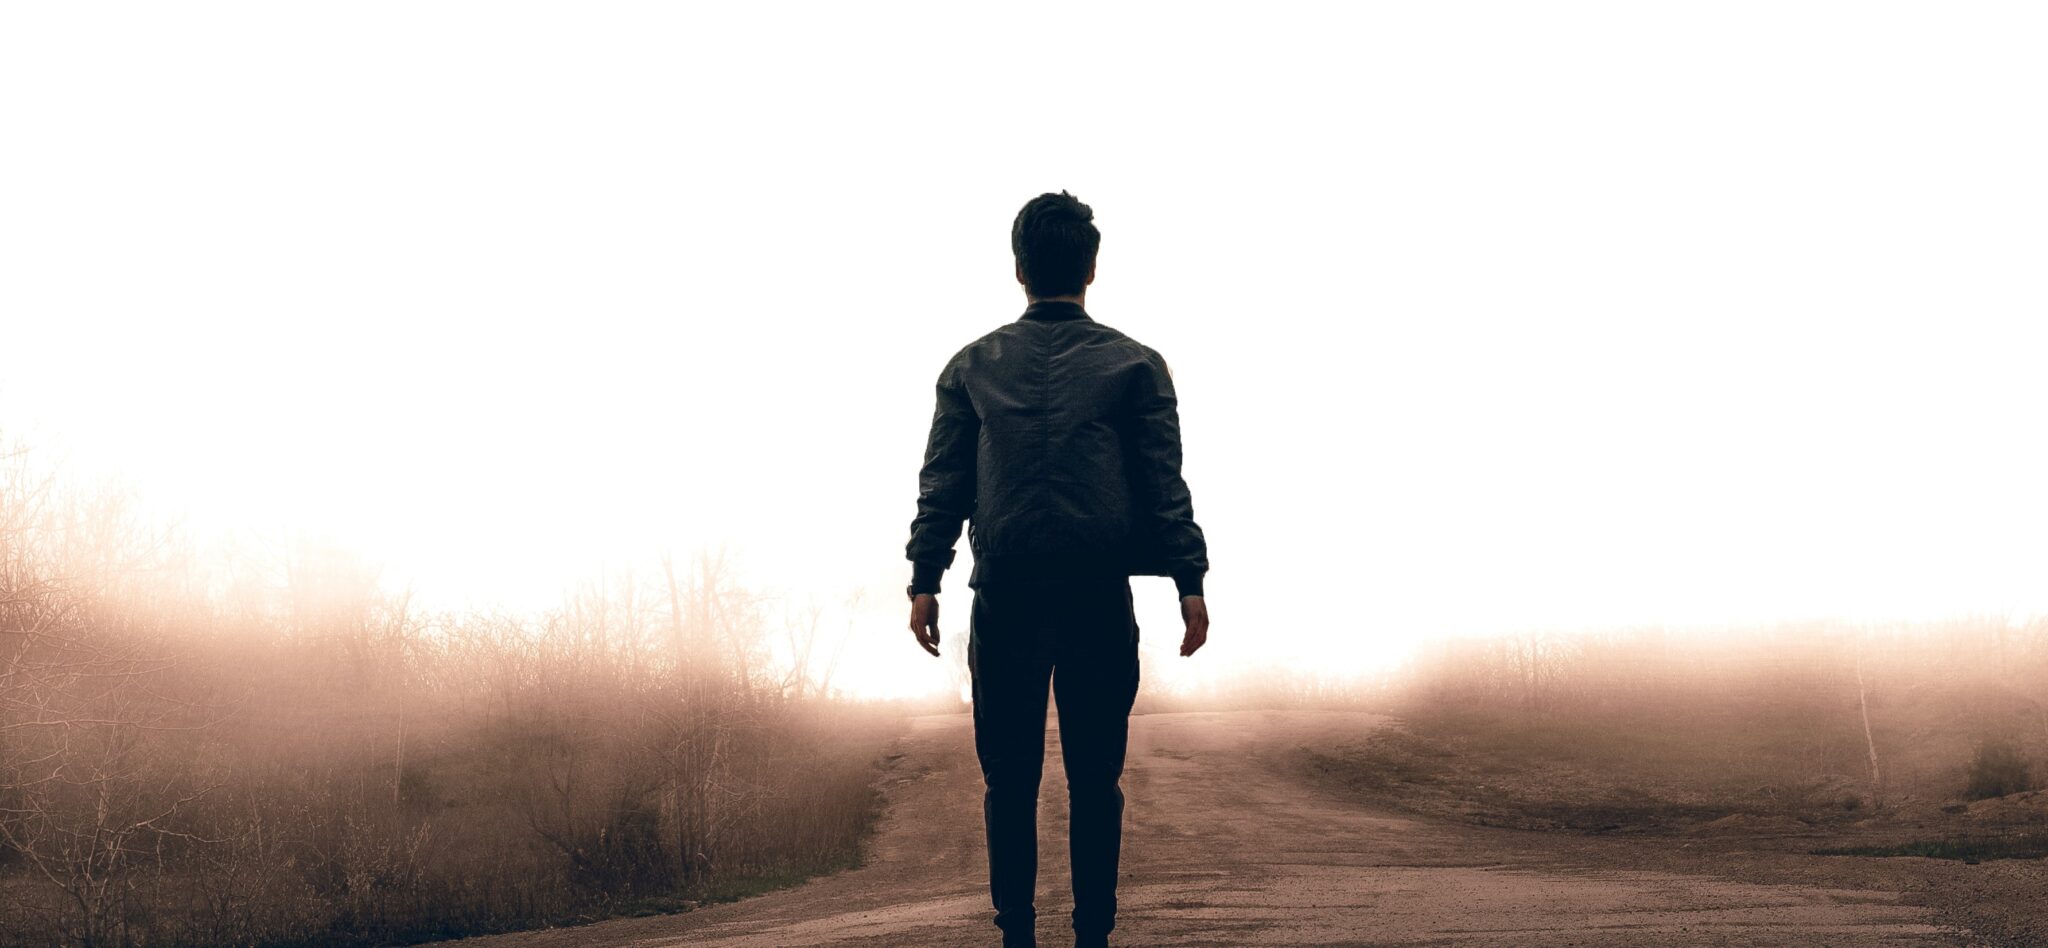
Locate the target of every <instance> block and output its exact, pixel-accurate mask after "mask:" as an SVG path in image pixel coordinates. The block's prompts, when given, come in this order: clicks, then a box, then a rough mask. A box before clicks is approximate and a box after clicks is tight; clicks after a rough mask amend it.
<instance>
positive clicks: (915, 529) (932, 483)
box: [906, 361, 981, 593]
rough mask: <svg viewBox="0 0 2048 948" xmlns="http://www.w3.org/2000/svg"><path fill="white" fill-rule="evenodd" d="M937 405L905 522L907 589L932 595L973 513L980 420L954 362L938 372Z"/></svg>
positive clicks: (951, 561) (951, 562) (958, 366)
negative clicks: (912, 512) (913, 505)
mask: <svg viewBox="0 0 2048 948" xmlns="http://www.w3.org/2000/svg"><path fill="white" fill-rule="evenodd" d="M938 395H939V397H938V407H937V408H936V409H935V410H934V411H933V412H932V430H931V436H930V438H928V439H927V440H926V442H925V449H924V467H923V468H922V469H921V470H919V471H918V475H917V516H916V517H915V518H913V519H912V520H911V521H910V544H909V546H908V547H907V548H906V552H907V553H908V554H909V557H910V562H911V575H910V589H911V591H912V592H913V593H936V592H938V591H939V577H940V575H941V574H943V573H944V572H945V571H946V567H948V566H951V565H953V544H954V542H955V541H957V540H958V539H959V538H960V524H961V523H962V522H963V521H965V520H966V519H967V518H968V517H971V516H973V515H974V492H975V472H974V464H975V452H976V447H977V443H978V442H979V441H980V438H981V419H980V417H978V416H977V415H975V413H974V405H973V403H972V402H970V401H968V398H967V391H966V388H965V386H963V385H962V384H961V381H960V364H959V362H958V361H953V362H948V363H947V364H946V368H945V370H944V371H942V372H940V373H939V384H938Z"/></svg>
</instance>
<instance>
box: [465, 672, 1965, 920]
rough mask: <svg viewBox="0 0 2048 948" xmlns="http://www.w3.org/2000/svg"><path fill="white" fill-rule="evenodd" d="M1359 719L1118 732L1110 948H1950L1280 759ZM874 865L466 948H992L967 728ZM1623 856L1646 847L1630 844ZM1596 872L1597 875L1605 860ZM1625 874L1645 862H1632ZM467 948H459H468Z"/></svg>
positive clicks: (924, 734) (903, 786)
mask: <svg viewBox="0 0 2048 948" xmlns="http://www.w3.org/2000/svg"><path fill="white" fill-rule="evenodd" d="M1385 723H1386V719H1384V718H1382V717H1379V716H1376V715H1371V714H1365V713H1357V712H1301V711H1286V712H1281V711H1246V712H1215V713H1188V714H1151V715H1140V716H1138V717H1135V718H1133V719H1132V728H1131V749H1130V756H1129V764H1128V767H1127V769H1126V775H1125V779H1124V788H1125V795H1126V797H1127V800H1128V803H1127V810H1126V814H1125V827H1124V875H1123V881H1122V885H1121V888H1120V890H1119V901H1120V903H1121V913H1120V916H1119V924H1118V927H1117V931H1116V934H1115V936H1114V937H1113V938H1112V943H1114V944H1122V945H1132V946H1136V945H1190V946H1193V945H1486V946H1495V945H1499V946H1506V945H1516V946H1549V945H1574V946H1588V948H1591V946H1620V945H1631V946H1632V945H1788V946H1789V945H1800V946H1808V945H1912V944H1954V943H1956V941H1957V940H1958V938H1959V936H1961V934H1962V933H1958V932H1955V931H1952V930H1948V929H1944V928H1942V927H1941V926H1939V925H1938V924H1936V923H1935V921H1934V920H1933V917H1932V916H1931V915H1930V914H1929V913H1928V912H1927V910H1926V909H1923V908H1920V907H1917V906H1914V905H1911V904H1908V902H1907V901H1905V900H1902V897H1901V893H1899V892H1896V891H1882V890H1865V889H1838V888H1823V887H1817V886H1807V885H1775V884H1763V883H1758V882H1743V881H1735V880H1733V879H1731V878H1726V877H1720V876H1714V875H1705V874H1689V873H1684V872H1671V871H1652V870H1645V869H1640V868H1616V867H1617V866H1622V865H1627V864H1629V861H1626V860H1607V859H1603V858H1601V857H1600V856H1599V855H1598V853H1597V851H1589V850H1587V849H1586V848H1585V847H1582V846H1581V847H1565V848H1559V849H1557V850H1555V851H1548V850H1546V848H1545V847H1544V845H1543V844H1542V842H1541V840H1542V839H1543V838H1544V837H1543V836H1542V835H1541V834H1531V833H1524V832H1516V831H1510V830H1492V829H1485V828H1478V827H1470V826H1464V825H1459V824H1453V823H1447V822H1437V821H1433V820H1428V819H1423V818H1417V817H1412V816H1405V815H1402V814H1400V813H1397V812H1393V811H1381V810H1375V809H1373V808H1372V806H1371V805H1370V804H1369V803H1361V802H1360V801H1359V800H1358V799H1356V798H1348V799H1347V798H1345V797H1344V796H1341V795H1340V794H1339V793H1337V792H1336V791H1335V790H1333V789H1331V788H1328V787H1325V786H1322V785H1319V784H1317V783H1315V782H1314V781H1312V780H1311V779H1309V778H1307V777H1306V776H1305V775H1304V774H1303V772H1302V770H1301V768H1299V767H1297V766H1293V765H1291V763H1290V762H1291V761H1292V760H1294V757H1295V751H1296V749H1297V748H1299V747H1301V746H1304V745H1306V746H1311V747H1317V746H1327V745H1329V744H1332V743H1335V742H1338V741H1341V740H1344V739H1347V738H1355V737H1356V736H1358V735H1360V734H1363V733H1366V732H1368V731H1369V730H1370V729H1372V728H1375V727H1380V726H1383V725H1384V724H1385ZM1057 740H1058V738H1057V735H1056V734H1054V735H1049V737H1048V745H1049V746H1048V748H1047V749H1048V755H1049V756H1048V760H1047V768H1046V781H1045V786H1044V791H1043V795H1042V800H1043V802H1042V804H1041V808H1040V832H1041V834H1042V837H1043V842H1042V843H1041V847H1040V861H1041V869H1040V876H1039V893H1040V895H1039V938H1040V943H1041V944H1044V945H1047V946H1056V945H1066V944H1069V943H1070V941H1071V934H1070V932H1069V931H1068V930H1067V928H1066V913H1067V912H1068V911H1069V910H1070V909H1071V907H1072V901H1071V896H1070V892H1069V890H1068V888H1067V885H1066V879H1065V876H1066V842H1065V835H1066V800H1065V795H1066V785H1065V781H1064V779H1063V778H1062V777H1061V776H1060V773H1059V766H1058V760H1059V756H1058V749H1057V746H1056V744H1057ZM886 767H887V769H886V771H885V776H884V778H883V790H884V792H885V794H886V800H887V807H888V809H887V811H886V815H885V816H884V818H883V821H882V824H881V826H880V827H879V829H878V832H877V835H876V838H875V839H874V841H873V844H872V849H871V851H870V855H869V858H868V860H867V863H866V864H865V865H864V866H863V867H862V868H860V869H856V870H852V871H849V872H844V873H840V874H838V875H835V876H830V877H827V878H824V879H819V880H817V881H814V882H811V883H809V884H806V885H803V886H800V887H797V888H794V889H788V890H785V891H781V892H776V893H773V894H770V895H765V896H761V897H759V898H754V899H749V900H746V901H743V902H737V903H732V904H728V905H719V906H712V907H707V908H704V909H701V910H698V911H695V912H690V913H687V914H683V915H675V916H663V917H655V918H639V919H624V920H618V921H610V922H604V923H600V924H596V925H591V926H586V927H580V928H571V929H558V930H553V931H543V932H528V933H523V934H517V935H507V936H498V937H494V938H487V939H475V940H472V941H478V942H484V943H488V944H489V945H490V946H492V948H515V946H519V948H540V946H564V945H615V946H635V948H654V946H667V945H690V946H705V948H781V946H791V948H795V946H807V945H867V946H880V945H902V946H913V945H930V946H966V945H994V944H996V943H997V938H996V930H995V928H994V926H993V925H992V924H991V923H990V919H991V918H992V917H993V912H992V910H991V909H990V907H989V904H988V898H987V894H986V889H985V888H984V886H985V885H986V883H987V878H988V870H987V865H986V863H985V862H984V855H983V850H982V837H981V833H982V829H981V775H980V772H979V771H978V770H977V769H976V767H975V761H974V750H973V742H972V725H971V722H970V721H969V719H968V718H967V717H966V716H965V715H946V716H935V717H925V718H917V719H914V720H913V721H912V722H911V725H910V728H909V730H908V732H907V733H906V734H905V735H904V736H903V737H902V738H901V739H900V740H899V741H898V742H897V744H896V745H895V747H894V748H893V749H892V751H891V759H890V760H889V761H888V762H887V764H886ZM1630 845H1636V846H1642V845H1654V843H1645V842H1641V841H1637V842H1632V843H1630ZM1603 864H1604V865H1603ZM1636 864H1638V865H1639V864H1640V863H1639V862H1637V863H1636ZM466 944H467V943H466Z"/></svg>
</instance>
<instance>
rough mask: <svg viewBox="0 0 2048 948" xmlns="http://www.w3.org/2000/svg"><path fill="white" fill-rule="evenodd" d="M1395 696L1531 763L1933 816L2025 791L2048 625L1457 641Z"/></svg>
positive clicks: (2047, 746)
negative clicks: (1971, 801) (1737, 786)
mask: <svg viewBox="0 0 2048 948" xmlns="http://www.w3.org/2000/svg"><path fill="white" fill-rule="evenodd" d="M1400 691H1401V694H1400V701H1401V705H1402V707H1403V708H1404V711H1405V712H1406V714H1407V715H1408V716H1409V717H1410V718H1411V719H1413V720H1415V721H1416V722H1417V723H1418V724H1419V725H1420V726H1421V727H1422V728H1423V729H1424V730H1425V731H1427V732H1429V733H1431V734H1434V735H1436V736H1438V737H1446V738H1448V737H1452V736H1455V737H1456V738H1457V739H1458V740H1462V741H1466V742H1468V743H1470V742H1476V744H1477V745H1487V744H1498V745H1501V746H1502V747H1503V748H1506V747H1507V746H1508V745H1509V744H1512V745H1514V746H1515V749H1516V750H1517V751H1518V752H1520V753H1522V754H1523V755H1525V756H1530V755H1533V754H1534V753H1535V752H1536V751H1537V749H1539V748H1549V749H1551V750H1553V751H1554V753H1553V754H1551V756H1553V757H1554V758H1557V759H1561V760H1564V759H1575V760H1580V761H1582V762H1585V763H1586V764H1588V765H1589V766H1599V765H1605V766H1610V767H1611V768H1615V769H1619V768H1621V767H1623V766H1624V765H1635V764H1644V765H1648V764H1651V763H1657V762H1661V764H1660V765H1659V766H1660V768H1661V769H1662V770H1664V771H1666V772H1670V773H1679V772H1682V768H1694V769H1696V771H1697V781H1696V782H1697V783H1698V784H1699V785H1700V786H1702V787H1705V786H1708V785H1710V784H1716V783H1725V782H1731V781H1747V782H1748V784H1750V785H1753V786H1752V787H1751V789H1757V788H1762V789H1764V790H1767V791H1770V792H1780V791H1782V792H1786V793H1794V794H1795V795H1796V794H1797V793H1801V792H1807V790H1801V789H1800V788H1807V789H1808V790H1811V791H1812V792H1816V793H1818V792H1821V790H1820V789H1817V788H1825V792H1826V794H1827V795H1829V796H1830V798H1834V797H1839V796H1840V795H1841V794H1843V793H1853V794H1855V795H1856V796H1858V797H1860V799H1861V802H1862V803H1864V804H1874V805H1875V806H1877V807H1880V808H1881V807H1884V806H1886V805H1888V804H1919V805H1933V804H1938V803H1939V802H1940V801H1944V800H1954V799H1958V798H1965V799H1967V798H1979V797H1983V796H1987V795H1998V794H2000V793H2011V792H2015V791H2017V790H2023V789H2029V788H2031V787H2032V785H2033V784H2034V783H2035V782H2036V781H2035V777H2034V776H2031V775H2030V769H2029V764H2030V763H2031V762H2034V761H2039V760H2040V759H2041V758H2042V756H2043V754H2044V752H2048V619H2039V618H2034V619H2017V620H2016V619H2012V618H2008V617H1983V618H1975V619H1961V620H1956V621H1950V622H1938V623H1893V624H1851V623H1842V622H1811V623H1799V624H1780V625H1771V626H1757V627H1751V628H1728V629H1717V630H1711V631H1685V632H1677V631H1671V630H1666V629H1662V628H1638V629H1621V630H1610V631H1596V632H1551V633H1528V634H1522V635H1516V636H1504V637H1497V638H1483V639H1482V638H1473V639H1453V640H1445V641H1438V642H1433V643H1430V644H1429V645H1428V646H1427V647H1425V648H1424V649H1423V650H1422V651H1421V652H1420V653H1419V655H1418V657H1417V659H1416V661H1415V663H1414V666H1413V668H1412V669H1411V670H1410V673H1409V674H1408V675H1407V676H1405V677H1404V679H1403V684H1402V686H1401V689H1400ZM2031 773H2032V774H2033V775H2038V773H2039V771H2038V770H2032V771H2031Z"/></svg>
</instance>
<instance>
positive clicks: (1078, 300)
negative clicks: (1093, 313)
mask: <svg viewBox="0 0 2048 948" xmlns="http://www.w3.org/2000/svg"><path fill="white" fill-rule="evenodd" d="M1024 299H1025V300H1026V301H1027V302H1030V303H1072V304H1074V305H1075V306H1079V307H1081V308H1082V309H1087V308H1088V294H1087V292H1086V291H1083V292H1080V293H1076V294H1074V295H1072V296H1032V295H1031V294H1029V293H1026V294H1024Z"/></svg>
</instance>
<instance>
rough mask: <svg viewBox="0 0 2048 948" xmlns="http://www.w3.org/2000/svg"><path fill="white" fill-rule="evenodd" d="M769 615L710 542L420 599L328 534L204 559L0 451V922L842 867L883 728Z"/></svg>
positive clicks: (427, 903) (290, 907)
mask: <svg viewBox="0 0 2048 948" xmlns="http://www.w3.org/2000/svg"><path fill="white" fill-rule="evenodd" d="M649 576H651V577H653V579H652V580H651V581H650V580H649V579H647V577H649ZM767 622H768V619H767V610H766V609H765V608H764V603H763V600H761V598H760V597H758V596H756V595H754V594H751V593H749V592H748V591H746V590H745V589H742V588H741V587H739V586H738V584H736V583H735V582H734V581H733V579H732V576H731V569H730V567H729V565H728V564H727V563H726V562H725V560H724V559H723V558H722V557H720V556H717V555H704V556H700V557H697V558H695V559H693V560H691V561H689V562H687V563H679V562H675V563H672V562H669V561H664V562H662V563H660V564H659V567H658V568H656V569H654V570H650V571H647V572H645V573H637V574H636V573H633V572H623V573H616V574H610V575H607V576H605V577H602V578H600V579H598V580H595V581H593V582H592V583H590V584H588V585H587V586H586V587H585V588H583V589H581V590H579V591H578V592H576V593H575V594H573V595H571V596H568V597H566V598H565V600H564V601H563V603H562V605H561V606H560V607H559V608H557V609H554V610H551V611H548V612H546V613H544V614H541V615H535V616H508V615H493V614H466V615H444V614H431V613H427V612H423V611H421V610H420V609H418V608H417V607H415V606H414V604H413V601H412V599H411V597H410V596H408V595H407V594H406V593H405V591H403V590H390V589H388V588H386V586H385V584H384V583H383V582H382V581H381V578H380V577H379V575H378V573H377V570H376V569H375V568H374V566H373V565H371V564H368V563H367V562H365V561H363V560H362V559H361V558H359V557H355V556H352V555H349V554H347V553H345V552H341V551H338V550H335V549H332V548H330V547H327V546H323V545H321V544H318V543H313V542H306V541H294V542H292V543H290V544H289V545H287V546H286V547H285V548H284V549H282V550H279V551H273V552H272V553H269V554H258V555H245V556H244V557H243V558H241V559H239V560H235V561H231V562H226V563H223V562H222V561H208V562H205V563H201V562H200V561H199V559H198V558H196V557H194V556H192V555H191V554H190V553H189V551H186V550H185V549H183V548H182V547H181V545H180V544H179V543H178V542H177V541H176V538H175V537H174V536H172V535H170V534H167V533H165V532H161V531H157V532H152V531H150V530H147V529H144V528H143V527H141V526H139V525H138V521H137V520H136V518H135V517H133V516H132V515H130V513H129V512H128V511H127V509H126V508H125V507H124V505H123V504H122V503H121V502H120V499H119V497H118V496H113V497H109V496H107V495H104V494H100V493H92V494H78V495H71V494H66V493H64V492H63V491H61V490H59V489H58V487H57V486H56V485H55V484H54V483H53V482H51V481H50V480H48V479H47V478H39V477H36V476H34V475H33V472H32V471H31V469H30V468H29V466H28V465H27V464H26V463H25V462H24V461H23V456H22V455H21V454H19V453H14V454H9V455H6V456H5V458H4V463H0V892H4V893H5V895H6V897H5V898H0V903H4V908H0V913H4V917H0V944H24V945H26V944H50V943H53V942H54V943H64V944H76V945H130V944H144V943H149V944H168V945H177V944H228V943H238V944H262V943H277V944H309V943H322V944H343V943H361V944H372V943H388V942H393V941H407V940H415V939H417V938H420V937H426V936H433V935H446V936H456V935H462V934H472V933H477V932H485V931H495V930H505V929H512V928H518V927H524V926H529V925H533V924H537V923H544V922H549V921H559V920H565V919H571V918H577V917H589V916H593V915H598V914H603V913H605V912H608V911H613V910H617V909H620V908H622V907H625V906H628V905H630V904H632V903H635V902H638V901H645V900H650V899H656V900H659V899H679V898H685V897H688V898H701V897H705V896H708V895H715V894H717V893H718V892H720V891H722V890H723V889H725V888H728V887H732V886H737V885H749V884H753V880H757V879H761V878H795V877H800V876H802V875H804V874H807V873H811V872H816V871H820V870H822V869H826V868H830V867H833V866H836V865H842V864H844V863H845V862H846V861H847V860H848V859H850V858H851V857H852V855H853V853H854V852H855V851H856V846H857V841H858V838H859V835H860V833H861V832H862V830H863V828H864V827H865V826H866V825H867V822H868V821H869V819H870V817H871V813H872V795H871V790H870V782H871V778H872V770H871V766H870V761H871V759H872V754H873V751H874V750H875V748H876V746H877V745H878V744H879V743H880V741H881V740H883V739H884V734H885V732H886V730H887V728H888V726H889V725H888V724H887V722H886V720H884V718H883V716H882V715H880V714H865V713H862V712H861V711H860V709H858V708H854V707H851V706H846V705H840V704H836V703H831V702H827V701H825V700H823V699H821V698H817V697H814V695H815V694H817V693H818V689H816V688H814V687H811V686H810V682H811V676H809V675H808V674H797V675H791V674H790V673H789V672H788V670H787V669H786V668H780V667H776V666H775V662H774V661H772V660H771V658H770V656H769V655H768V654H767V652H766V646H765V644H764V643H766V642H768V641H770V638H769V637H768V636H767V635H764V634H763V633H764V628H765V627H766V625H767ZM812 635H813V637H815V625H814V626H813V631H812ZM791 642H792V645H793V646H794V645H802V644H803V642H804V640H803V639H802V638H801V632H799V634H798V635H797V636H794V637H792V638H791ZM806 654H808V653H806ZM835 715H836V716H837V717H836V718H835V717H834V716H835Z"/></svg>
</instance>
